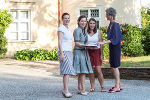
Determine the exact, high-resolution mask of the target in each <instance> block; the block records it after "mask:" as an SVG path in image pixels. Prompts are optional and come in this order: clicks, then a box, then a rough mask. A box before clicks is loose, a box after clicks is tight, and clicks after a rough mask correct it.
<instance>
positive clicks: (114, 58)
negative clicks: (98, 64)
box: [100, 7, 123, 93]
mask: <svg viewBox="0 0 150 100" xmlns="http://www.w3.org/2000/svg"><path fill="white" fill-rule="evenodd" d="M115 16H116V10H115V9H114V8H112V7H110V8H108V9H106V18H107V20H109V21H110V24H109V27H108V29H107V37H108V39H109V40H107V41H103V42H100V44H109V63H110V67H111V69H112V71H113V74H114V77H115V86H114V87H112V88H111V89H110V90H109V93H112V92H120V90H122V88H121V85H120V73H119V69H118V67H119V66H120V57H121V45H120V43H121V41H122V40H123V35H122V33H121V30H120V25H119V23H117V22H116V21H115Z"/></svg>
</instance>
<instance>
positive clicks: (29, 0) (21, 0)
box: [6, 0, 36, 3]
mask: <svg viewBox="0 0 150 100" xmlns="http://www.w3.org/2000/svg"><path fill="white" fill-rule="evenodd" d="M6 1H7V2H14V3H36V0H6Z"/></svg>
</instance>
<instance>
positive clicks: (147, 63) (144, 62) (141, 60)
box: [102, 56, 150, 67]
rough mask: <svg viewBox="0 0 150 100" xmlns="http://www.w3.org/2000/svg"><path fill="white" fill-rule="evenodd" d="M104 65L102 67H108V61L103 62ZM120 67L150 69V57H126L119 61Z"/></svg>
mask: <svg viewBox="0 0 150 100" xmlns="http://www.w3.org/2000/svg"><path fill="white" fill-rule="evenodd" d="M105 62H107V63H105V64H103V65H102V67H109V64H108V61H107V60H105ZM121 66H122V67H150V56H142V57H131V58H130V57H126V58H122V59H121Z"/></svg>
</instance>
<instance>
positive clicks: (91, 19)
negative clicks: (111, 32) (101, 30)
mask: <svg viewBox="0 0 150 100" xmlns="http://www.w3.org/2000/svg"><path fill="white" fill-rule="evenodd" d="M90 21H94V22H95V28H94V30H93V31H94V34H95V33H96V32H97V25H96V20H95V19H94V18H90V19H89V21H88V28H87V32H88V33H90Z"/></svg>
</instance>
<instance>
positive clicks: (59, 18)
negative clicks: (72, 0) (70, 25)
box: [58, 0, 61, 26]
mask: <svg viewBox="0 0 150 100" xmlns="http://www.w3.org/2000/svg"><path fill="white" fill-rule="evenodd" d="M60 20H61V15H60V0H58V26H60Z"/></svg>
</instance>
